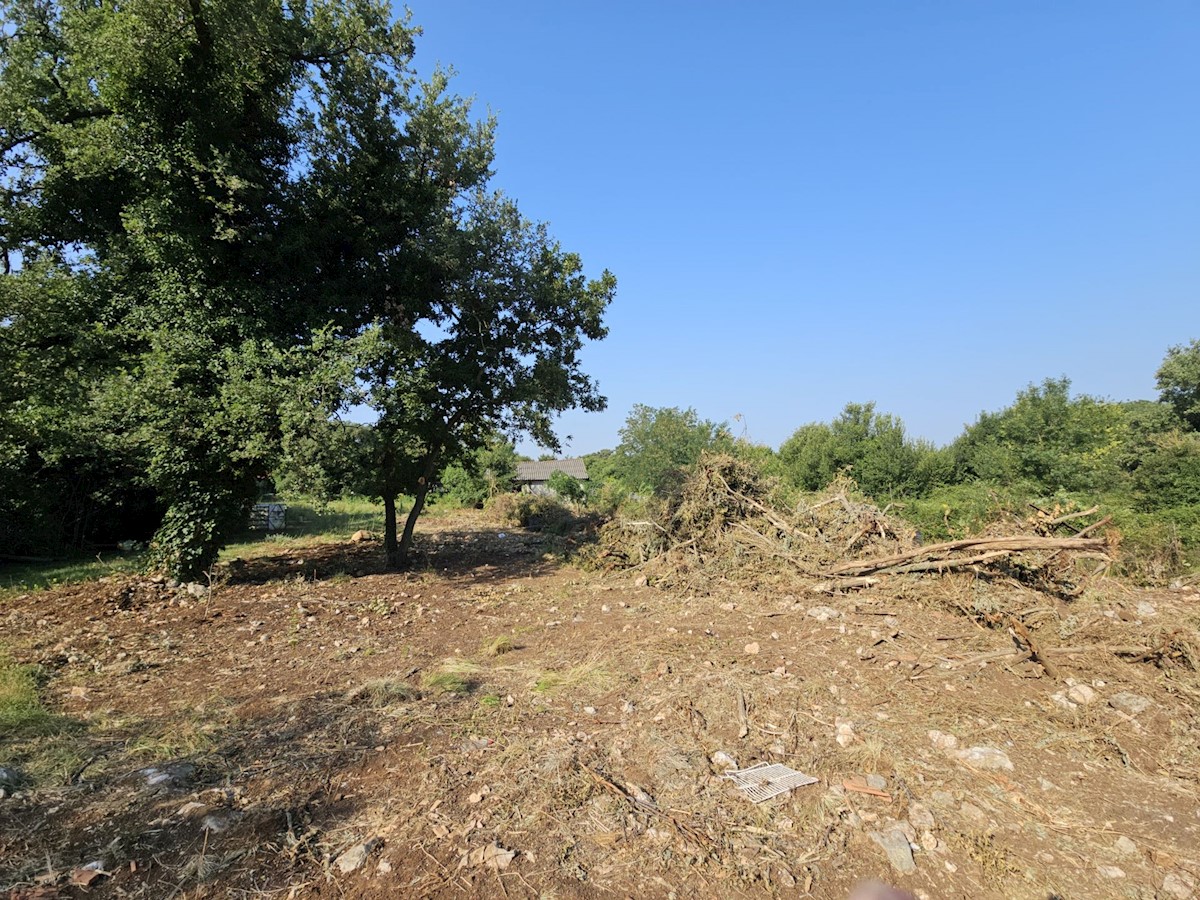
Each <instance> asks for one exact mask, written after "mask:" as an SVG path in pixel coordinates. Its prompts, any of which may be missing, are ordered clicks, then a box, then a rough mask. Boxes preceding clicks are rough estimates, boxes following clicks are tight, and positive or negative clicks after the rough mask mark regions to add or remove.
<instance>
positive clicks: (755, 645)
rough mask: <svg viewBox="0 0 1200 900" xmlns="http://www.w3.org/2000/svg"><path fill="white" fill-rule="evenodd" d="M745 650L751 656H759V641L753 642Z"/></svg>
mask: <svg viewBox="0 0 1200 900" xmlns="http://www.w3.org/2000/svg"><path fill="white" fill-rule="evenodd" d="M745 650H746V652H747V653H749V654H750V655H751V656H757V655H758V650H759V647H758V641H751V642H750V643H749V644H747V645H746V647H745Z"/></svg>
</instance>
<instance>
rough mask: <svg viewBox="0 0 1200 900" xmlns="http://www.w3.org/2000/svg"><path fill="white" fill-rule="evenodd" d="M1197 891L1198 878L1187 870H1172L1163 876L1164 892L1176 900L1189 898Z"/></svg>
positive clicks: (1187, 899)
mask: <svg viewBox="0 0 1200 900" xmlns="http://www.w3.org/2000/svg"><path fill="white" fill-rule="evenodd" d="M1195 891H1196V879H1194V878H1193V877H1192V876H1191V875H1188V874H1187V873H1186V872H1171V873H1169V874H1168V875H1167V876H1166V877H1165V878H1163V883H1162V892H1163V893H1164V894H1166V895H1167V896H1168V897H1175V898H1176V900H1189V898H1191V897H1192V896H1193V895H1194V894H1195Z"/></svg>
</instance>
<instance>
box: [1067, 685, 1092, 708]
mask: <svg viewBox="0 0 1200 900" xmlns="http://www.w3.org/2000/svg"><path fill="white" fill-rule="evenodd" d="M1067 699H1068V700H1070V701H1072V702H1074V703H1078V704H1079V705H1080V706H1087V705H1088V704H1090V703H1095V702H1096V692H1095V691H1094V690H1092V689H1091V688H1090V687H1088V686H1087V685H1086V684H1077V685H1075V686H1074V687H1071V688H1070V689H1069V690H1068V691H1067Z"/></svg>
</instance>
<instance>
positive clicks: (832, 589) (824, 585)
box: [808, 576, 879, 594]
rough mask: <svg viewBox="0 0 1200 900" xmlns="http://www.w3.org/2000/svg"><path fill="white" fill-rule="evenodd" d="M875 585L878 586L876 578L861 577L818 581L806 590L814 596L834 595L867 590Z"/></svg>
mask: <svg viewBox="0 0 1200 900" xmlns="http://www.w3.org/2000/svg"><path fill="white" fill-rule="evenodd" d="M877 584H879V579H878V578H871V577H869V576H861V577H858V578H835V579H833V580H832V581H819V582H817V583H816V584H813V585H809V588H808V589H809V591H810V592H812V593H814V594H836V593H837V592H838V591H841V590H853V589H856V588H869V587H872V586H874V585H877Z"/></svg>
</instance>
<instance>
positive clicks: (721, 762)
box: [712, 750, 738, 769]
mask: <svg viewBox="0 0 1200 900" xmlns="http://www.w3.org/2000/svg"><path fill="white" fill-rule="evenodd" d="M712 764H713V765H714V766H716V767H717V768H718V769H736V768H737V767H738V764H737V760H736V759H734V757H733V756H732V754H729V753H726V752H725V751H724V750H718V751H717V752H716V753H714V754H713V755H712Z"/></svg>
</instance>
